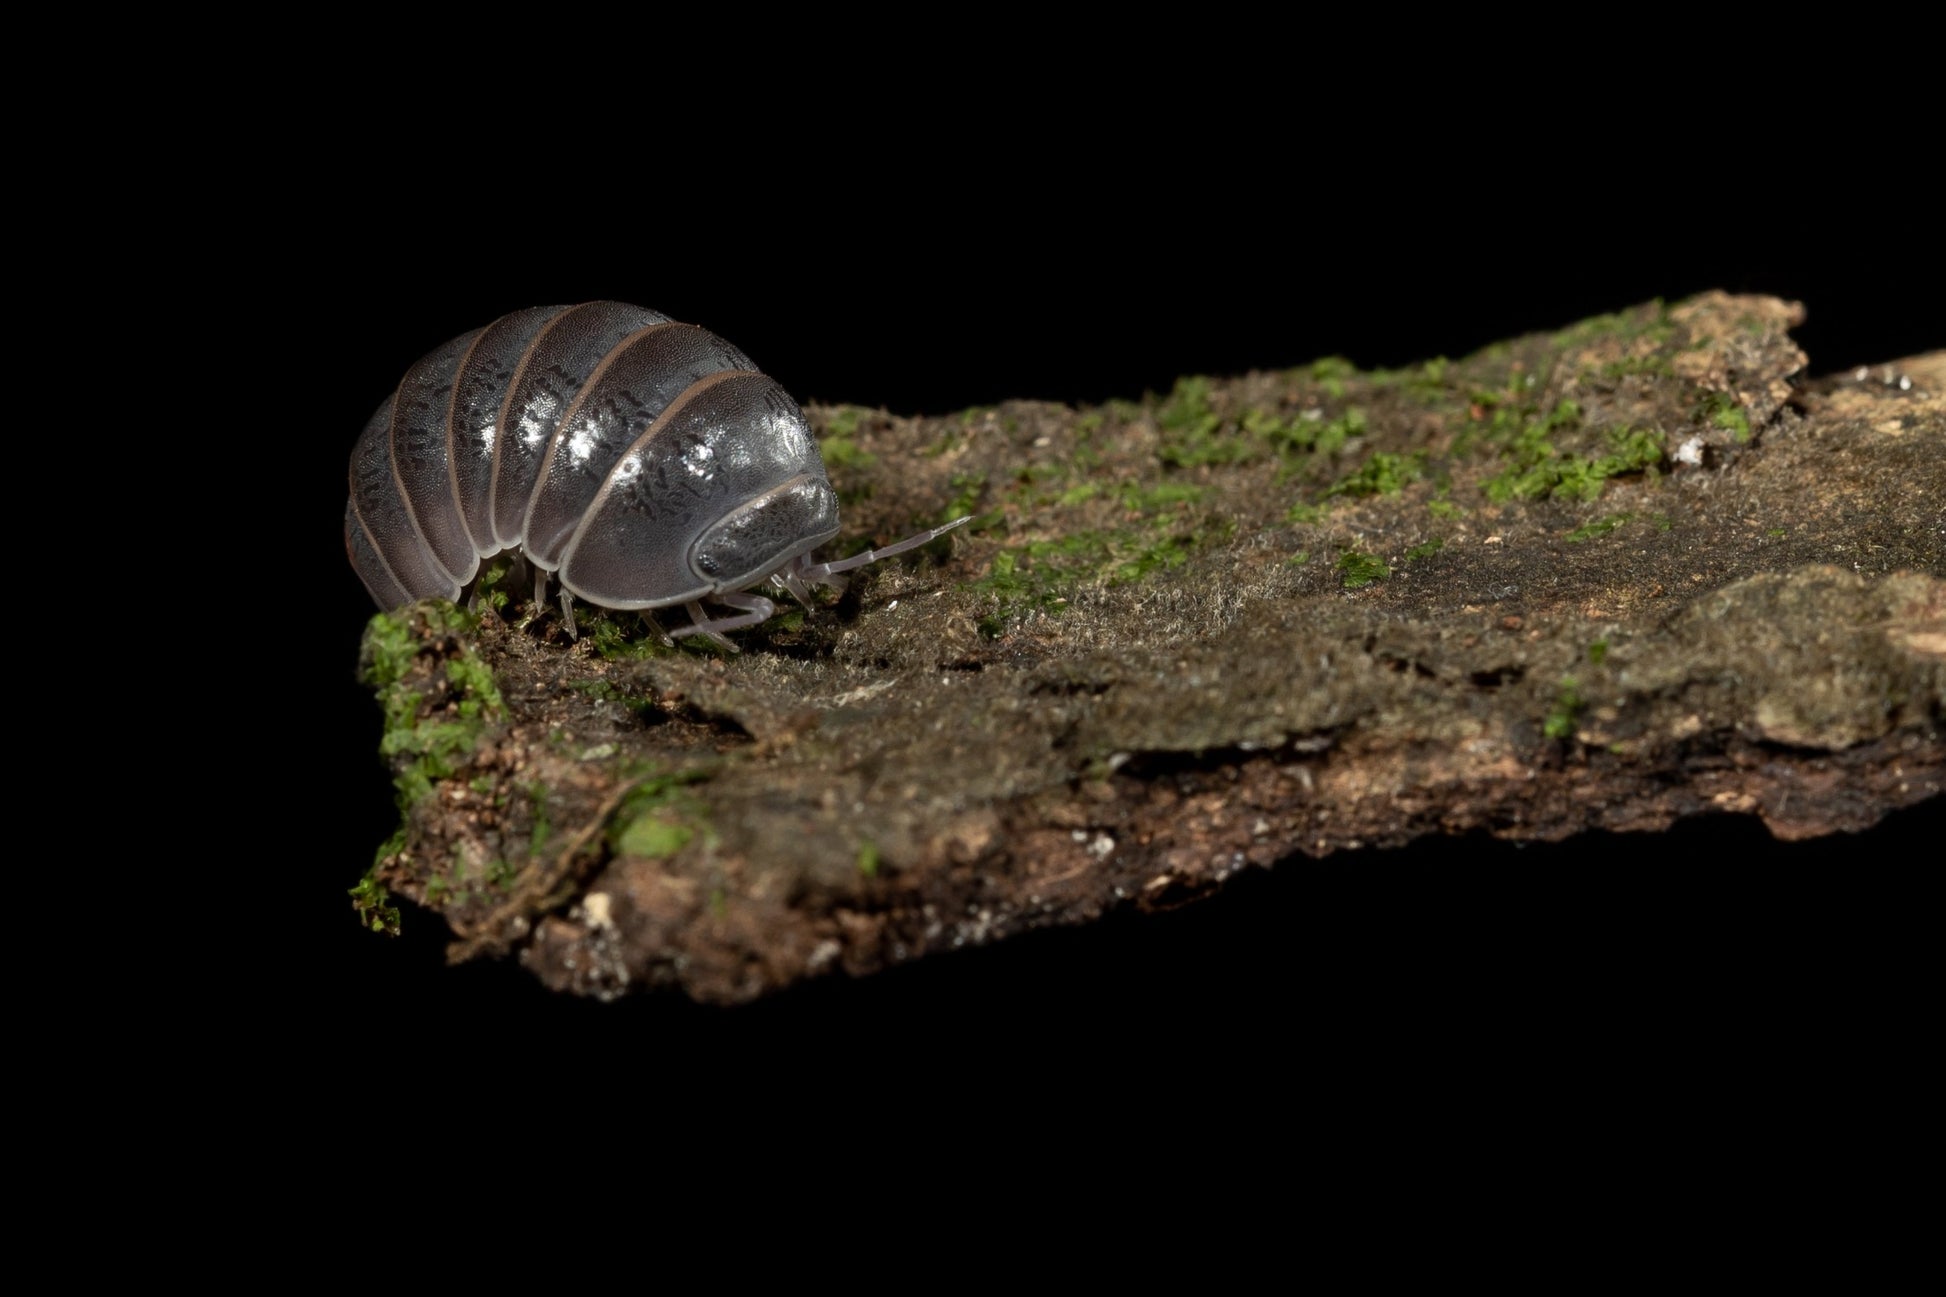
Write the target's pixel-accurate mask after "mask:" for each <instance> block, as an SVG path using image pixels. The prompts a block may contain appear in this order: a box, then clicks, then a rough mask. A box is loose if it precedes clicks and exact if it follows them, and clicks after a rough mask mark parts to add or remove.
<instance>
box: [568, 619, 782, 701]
mask: <svg viewBox="0 0 1946 1297" xmlns="http://www.w3.org/2000/svg"><path fill="white" fill-rule="evenodd" d="M773 620H774V619H773ZM567 685H568V688H570V689H572V690H574V691H575V692H577V693H584V694H586V695H588V696H589V697H590V698H597V699H600V700H601V701H602V702H611V703H615V704H617V705H619V706H621V707H625V708H627V709H628V710H629V711H631V712H633V713H634V714H635V715H637V716H647V715H649V714H651V713H652V712H654V711H655V710H656V700H655V699H654V698H653V697H652V696H650V695H648V694H632V693H629V692H627V691H626V690H623V689H617V688H616V687H615V686H614V685H612V684H610V683H609V682H608V681H606V680H570V681H568V682H567Z"/></svg>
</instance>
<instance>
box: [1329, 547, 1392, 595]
mask: <svg viewBox="0 0 1946 1297" xmlns="http://www.w3.org/2000/svg"><path fill="white" fill-rule="evenodd" d="M1391 575H1392V569H1391V568H1390V567H1389V566H1387V564H1386V562H1385V560H1384V559H1382V558H1380V557H1378V555H1376V554H1361V553H1359V552H1358V551H1357V550H1349V551H1347V552H1345V553H1344V554H1341V555H1339V557H1338V579H1339V582H1340V583H1341V584H1342V585H1343V586H1344V588H1345V589H1347V590H1362V589H1363V588H1364V587H1366V586H1368V585H1371V584H1372V583H1373V582H1376V581H1383V580H1384V579H1385V578H1386V577H1388V576H1391Z"/></svg>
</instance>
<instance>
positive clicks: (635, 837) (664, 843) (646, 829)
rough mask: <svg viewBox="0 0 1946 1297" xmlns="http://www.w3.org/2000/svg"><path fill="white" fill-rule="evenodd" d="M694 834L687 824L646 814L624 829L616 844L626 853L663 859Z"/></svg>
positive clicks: (682, 845) (652, 858)
mask: <svg viewBox="0 0 1946 1297" xmlns="http://www.w3.org/2000/svg"><path fill="white" fill-rule="evenodd" d="M694 836H695V834H694V832H693V831H692V830H691V829H690V828H689V826H688V825H686V824H670V823H667V822H665V821H663V820H660V819H657V818H655V817H653V816H647V815H644V816H642V817H641V818H639V819H637V820H635V821H634V822H633V823H631V824H630V825H629V826H628V827H627V828H626V829H624V830H623V831H622V835H621V837H620V839H618V840H617V842H616V846H617V848H618V849H619V850H621V852H622V853H623V854H624V855H630V856H644V857H647V858H648V859H651V860H661V859H664V858H665V857H668V856H673V855H675V854H676V852H678V851H680V850H682V848H683V847H684V846H685V845H686V844H687V843H688V842H689V839H690V838H692V837H694Z"/></svg>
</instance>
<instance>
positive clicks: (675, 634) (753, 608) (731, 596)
mask: <svg viewBox="0 0 1946 1297" xmlns="http://www.w3.org/2000/svg"><path fill="white" fill-rule="evenodd" d="M711 598H713V599H715V600H716V601H717V602H718V603H726V604H728V605H730V607H732V608H741V609H743V611H742V612H740V613H738V614H737V615H736V616H734V617H711V616H710V615H709V614H708V613H707V612H705V611H703V605H702V604H701V603H699V602H698V601H696V600H694V599H692V600H690V601H689V604H688V608H689V619H690V620H691V621H692V622H694V623H695V625H693V626H682V627H678V628H677V629H675V630H672V631H670V632H669V635H670V637H671V638H672V639H673V638H679V637H681V636H684V635H703V636H707V637H708V639H709V640H710V642H711V643H713V644H716V645H718V646H720V647H722V648H726V649H728V650H729V651H730V652H732V653H734V652H736V651H737V646H736V645H734V644H732V643H730V641H728V640H726V639H724V638H723V636H722V632H723V631H726V630H742V629H744V628H745V627H747V626H755V625H756V624H757V623H758V622H761V621H769V620H770V618H771V616H772V615H773V614H774V613H775V612H776V611H777V605H776V604H774V603H772V602H771V601H770V600H768V599H766V598H764V597H763V596H762V595H760V594H742V593H738V592H736V591H730V592H727V593H724V594H719V595H712V596H711Z"/></svg>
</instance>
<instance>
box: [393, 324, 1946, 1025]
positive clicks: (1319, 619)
mask: <svg viewBox="0 0 1946 1297" xmlns="http://www.w3.org/2000/svg"><path fill="white" fill-rule="evenodd" d="M1799 318H1800V317H1799V312H1798V309H1797V308H1796V307H1795V306H1794V305H1792V304H1788V303H1783V302H1779V301H1775V300H1772V299H1766V298H1739V297H1730V296H1726V295H1723V294H1709V295H1706V296H1704V297H1701V298H1697V299H1694V300H1692V301H1689V302H1686V303H1682V304H1680V305H1678V306H1676V307H1674V308H1664V307H1662V306H1661V305H1659V304H1654V305H1650V306H1645V307H1640V308H1636V309H1634V310H1631V311H1626V312H1622V313H1619V314H1617V315H1614V316H1609V317H1603V318H1601V319H1598V320H1591V321H1587V322H1584V323H1583V324H1580V325H1577V326H1574V327H1573V328H1570V329H1567V330H1563V331H1561V332H1560V333H1556V334H1551V335H1537V336H1533V337H1528V338H1523V339H1519V340H1516V341H1513V342H1510V343H1507V344H1504V345H1500V346H1496V347H1491V348H1488V349H1487V350H1486V351H1483V352H1481V353H1480V354H1478V355H1476V356H1473V357H1470V358H1468V359H1466V360H1463V361H1454V362H1446V361H1443V360H1442V361H1435V362H1432V363H1429V364H1427V365H1425V366H1422V367H1419V368H1416V369H1413V370H1409V371H1391V372H1385V373H1360V372H1357V371H1354V370H1352V369H1351V368H1350V367H1349V366H1347V365H1344V364H1343V363H1342V362H1336V361H1322V362H1316V363H1313V364H1310V365H1305V366H1301V367H1299V368H1297V369H1293V370H1289V371H1285V372H1279V373H1260V374H1251V375H1248V376H1245V377H1242V378H1237V379H1231V380H1222V379H1210V380H1201V379H1198V380H1189V381H1185V382H1184V383H1182V384H1180V385H1178V387H1177V389H1176V391H1175V392H1174V393H1173V394H1171V395H1170V396H1169V397H1167V398H1164V399H1160V400H1157V399H1151V400H1148V401H1146V402H1144V403H1142V404H1140V405H1137V404H1133V403H1129V404H1111V405H1110V406H1106V407H1102V408H1099V409H1091V410H1073V409H1068V408H1066V407H1061V406H1051V405H1045V404H1033V403H1010V404H1006V405H1002V406H1000V407H998V408H995V409H990V410H977V411H968V412H967V413H965V414H964V415H961V416H956V417H952V418H947V419H925V420H913V419H902V418H896V417H893V416H891V415H888V414H884V413H876V412H868V411H860V410H857V409H854V408H837V409H813V410H812V411H810V413H811V414H812V417H813V421H814V423H816V424H817V425H818V427H819V428H820V430H821V432H822V433H823V434H824V435H825V436H826V438H827V442H826V445H827V456H826V457H827V462H828V463H829V465H830V469H831V474H832V478H833V480H834V482H835V483H836V484H837V485H838V486H839V488H840V491H841V493H842V495H843V497H844V500H845V530H844V533H843V535H844V537H845V539H846V541H847V542H849V543H851V544H852V545H853V546H854V547H862V546H863V545H864V544H866V543H869V542H872V541H879V542H883V541H887V540H892V539H896V538H898V537H900V536H902V535H905V534H907V533H908V532H910V531H913V530H916V529H918V528H921V527H923V526H926V525H931V524H933V523H936V522H939V521H942V520H944V519H945V518H947V517H950V516H956V515H957V514H958V513H961V512H976V513H978V514H980V518H979V521H978V522H976V523H975V524H974V525H973V526H972V527H970V528H966V529H962V532H961V533H958V534H956V535H955V536H953V537H951V538H948V539H947V540H942V541H941V542H938V543H936V544H935V545H934V546H931V547H929V549H928V552H926V553H925V554H924V555H923V556H908V560H909V561H903V562H900V561H893V562H891V563H888V564H886V565H884V566H883V567H882V568H880V569H876V570H874V569H867V570H866V571H865V572H864V573H862V574H861V575H860V578H859V579H858V581H857V582H856V583H855V585H854V587H853V588H852V590H851V591H850V592H848V593H847V594H846V596H845V597H844V599H842V600H841V601H839V602H837V603H836V604H834V605H830V606H826V607H821V608H819V609H817V610H815V611H813V612H811V613H809V614H799V615H792V616H788V617H780V618H778V619H775V620H773V622H771V623H770V624H768V625H766V626H764V627H761V628H758V629H757V630H755V631H753V632H750V633H747V634H745V635H743V636H741V637H740V638H739V644H740V647H741V648H742V650H743V651H742V652H741V653H740V654H738V655H736V656H722V655H719V654H717V653H715V652H712V651H710V650H708V649H707V648H706V647H702V646H698V645H694V644H693V642H691V643H688V644H685V646H684V647H682V648H671V647H668V646H666V645H665V644H664V643H663V642H662V641H661V639H660V638H659V636H658V635H657V634H656V633H655V631H654V630H653V629H652V628H651V627H649V626H647V625H646V624H642V623H640V622H639V621H638V619H636V618H633V617H609V616H607V615H604V614H601V613H600V612H599V611H598V610H590V609H585V608H584V609H583V610H582V614H581V615H582V617H583V634H582V637H581V638H580V639H579V640H578V641H573V642H570V641H569V640H568V639H567V637H566V635H565V633H564V631H563V629H562V627H561V625H560V621H559V616H558V613H557V612H542V613H540V614H539V615H538V616H535V617H532V618H531V619H528V618H520V619H518V620H513V621H510V620H508V619H507V618H505V617H503V616H502V615H501V613H500V611H497V610H495V609H494V608H493V607H492V606H491V605H492V603H493V602H494V600H493V599H492V598H491V596H490V595H489V598H487V599H486V600H485V601H484V602H483V608H484V611H483V612H482V613H481V615H479V616H478V617H467V616H461V615H458V614H456V613H455V612H454V611H453V610H451V609H450V608H447V607H445V606H443V605H433V604H428V605H423V606H421V607H420V608H418V609H414V610H408V611H407V612H406V613H403V614H398V615H394V616H391V617H387V618H383V619H380V620H379V621H378V622H376V623H375V627H374V633H373V635H372V636H370V637H368V641H367V659H368V667H369V669H370V672H371V675H372V678H373V679H374V681H375V683H377V684H378V685H379V686H380V688H381V693H382V695H383V699H384V702H385V705H386V708H387V715H388V726H389V727H390V728H389V729H388V747H389V748H390V749H391V754H392V755H391V759H392V760H393V761H394V763H395V766H396V768H397V769H398V771H399V773H400V776H401V788H402V800H403V801H405V802H406V823H405V832H404V836H403V838H402V839H401V840H400V841H399V842H397V843H396V844H391V846H392V849H388V850H387V851H385V852H384V853H383V854H382V855H381V858H380V860H379V862H378V864H377V866H376V867H375V872H374V878H375V881H376V883H378V884H381V885H382V886H383V887H384V888H386V889H389V890H390V891H391V892H392V893H394V894H397V895H401V896H404V897H406V898H408V899H410V900H412V901H415V902H417V903H418V904H419V905H421V906H423V907H426V908H429V909H432V910H435V911H437V912H439V913H440V914H442V915H443V916H444V917H445V918H446V919H447V921H448V922H450V923H451V925H452V926H453V929H454V931H455V933H456V934H457V940H456V942H455V944H454V947H453V952H454V955H455V957H456V958H470V957H474V956H482V955H504V954H516V955H517V956H518V957H519V958H520V959H521V961H522V962H523V963H524V964H525V965H526V966H527V967H528V968H530V969H531V970H532V971H533V972H534V973H535V975H536V976H538V977H539V978H541V979H542V980H543V981H544V982H545V983H547V984H548V985H550V986H554V987H557V988H560V989H563V990H570V991H574V992H577V993H582V994H591V995H598V996H610V995H615V994H619V993H622V992H625V991H629V990H634V989H642V988H650V987H656V986H678V987H680V988H682V989H683V990H684V991H685V992H686V993H687V994H689V995H690V996H693V997H695V998H697V999H700V1000H706V1001H721V1002H730V1001H740V1000H746V999H750V998H753V997H755V996H759V995H762V994H764V993H766V992H768V991H771V990H773V989H776V988H778V987H781V986H784V985H787V984H789V983H791V982H794V981H797V980H799V979H802V978H806V977H812V976H818V975H824V974H831V973H836V972H841V971H842V972H844V973H847V974H850V975H864V974H868V973H871V972H874V971H876V970H878V969H881V968H885V967H887V966H890V965H893V964H898V963H901V962H904V961H908V960H912V959H917V958H919V957H921V956H923V955H925V954H927V953H929V952H934V951H941V950H948V949H953V948H958V947H963V946H967V945H977V944H981V943H985V942H990V941H994V940H998V939H1000V938H1002V937H1005V936H1007V935H1009V934H1012V933H1016V932H1020V931H1023V930H1026V929H1031V928H1035V927H1041V926H1046V925H1053V924H1074V923H1085V922H1088V921H1090V920H1092V919H1094V918H1096V917H1098V916H1100V915H1102V914H1104V913H1105V912H1108V911H1110V910H1113V909H1116V908H1118V907H1122V906H1141V907H1148V908H1161V907H1168V906H1173V905H1177V904H1181V903H1183V902H1184V901H1186V900H1189V899H1193V898H1195V897H1198V896H1201V895H1205V894H1207V893H1209V892H1210V891H1212V890H1213V889H1215V888H1217V887H1219V886H1220V885H1221V884H1222V882H1223V881H1224V880H1225V879H1226V878H1229V877H1230V876H1232V875H1234V874H1235V873H1237V872H1238V871H1239V870H1243V869H1247V868H1251V867H1262V866H1270V865H1274V864H1276V863H1277V862H1278V861H1280V860H1286V859H1289V858H1291V857H1294V856H1298V855H1311V856H1318V855H1324V854H1327V853H1331V852H1335V851H1340V850H1345V849H1349V848H1354V847H1360V846H1367V845H1372V844H1397V843H1402V842H1404V841H1407V840H1409V839H1411V838H1414V837H1417V836H1420V835H1424V834H1433V833H1457V832H1463V831H1467V830H1471V829H1476V828H1484V829H1486V830H1489V831H1491V832H1492V833H1494V834H1497V835H1500V836H1503V837H1508V838H1528V839H1532V838H1550V839H1552V838H1560V837H1564V836H1566V835H1569V834H1572V833H1575V832H1577V831H1580V830H1583V829H1590V828H1607V829H1622V830H1655V829H1660V828H1663V827H1665V826H1667V825H1668V824H1670V823H1671V822H1672V821H1674V820H1675V819H1677V818H1679V817H1683V816H1687V815H1692V814H1696V813H1699V812H1707V811H1727V812H1738V813H1747V814H1754V815H1758V816H1761V817H1762V818H1763V819H1764V821H1765V822H1766V823H1767V824H1768V825H1769V826H1770V827H1771V829H1772V831H1773V832H1775V833H1776V834H1778V835H1779V836H1783V837H1800V836H1808V835H1814V834H1822V833H1830V832H1834V831H1838V830H1847V829H1860V828H1864V827H1866V826H1869V825H1870V824H1872V823H1874V822H1876V821H1877V820H1878V819H1879V818H1881V817H1882V816H1883V815H1885V814H1886V813H1887V812H1889V811H1891V810H1893V809H1895V808H1897V807H1900V806H1904V805H1908V804H1911V803H1914V802H1917V801H1919V800H1921V799H1923V798H1926V797H1929V796H1933V795H1936V794H1937V793H1938V792H1939V790H1940V787H1941V783H1942V780H1946V743H1942V733H1941V726H1942V714H1943V713H1946V582H1942V577H1943V576H1946V557H1943V555H1946V536H1943V535H1942V526H1946V524H1942V521H1941V519H1942V509H1946V468H1942V465H1943V464H1946V354H1938V353H1936V354H1933V355H1929V356H1926V357H1921V358H1919V359H1916V360H1910V361H1906V362H1903V363H1898V364H1893V365H1891V366H1888V367H1884V368H1881V369H1873V370H1871V371H1868V372H1865V373H1863V374H1847V375H1839V376H1833V377H1830V378H1827V379H1821V380H1817V381H1806V380H1805V379H1804V378H1803V371H1804V367H1805V357H1804V356H1803V354H1802V353H1801V352H1800V351H1798V349H1797V348H1796V346H1795V345H1794V344H1793V343H1792V341H1791V339H1790V336H1789V333H1788V330H1789V327H1790V326H1791V325H1792V324H1793V323H1795V322H1796V321H1797V320H1798V319H1799ZM505 611H507V612H508V613H509V614H517V613H520V612H522V611H524V610H521V609H519V608H517V607H508V608H507V609H506V610H505ZM476 665H483V666H484V667H485V668H486V670H487V671H489V672H490V674H491V680H490V681H489V680H483V679H482V678H481V677H480V675H479V673H478V671H477V669H476ZM496 686H497V687H496ZM455 735H459V736H462V737H465V738H466V743H465V744H458V742H457V740H456V739H454V737H453V736H455ZM392 736H401V737H392ZM435 740H437V742H435ZM1646 849H1652V848H1646ZM366 899H367V900H369V899H370V889H367V898H366ZM412 917H413V916H411V915H408V921H410V920H411V918H412Z"/></svg>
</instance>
